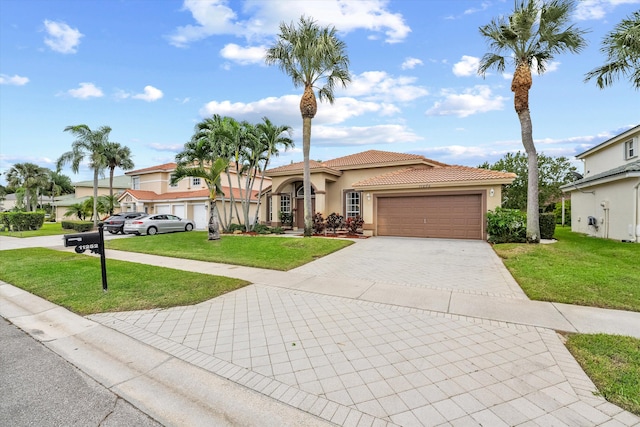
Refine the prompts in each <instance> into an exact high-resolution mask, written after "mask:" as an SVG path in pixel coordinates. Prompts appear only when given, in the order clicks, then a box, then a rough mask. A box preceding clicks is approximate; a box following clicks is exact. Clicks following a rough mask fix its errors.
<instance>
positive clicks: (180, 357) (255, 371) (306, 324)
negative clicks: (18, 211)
mask: <svg viewBox="0 0 640 427" xmlns="http://www.w3.org/2000/svg"><path fill="white" fill-rule="evenodd" d="M363 242H364V243H365V244H363V245H361V243H363ZM397 243H398V242H396V241H394V240H384V239H377V238H376V239H367V240H364V241H362V242H359V243H357V244H356V245H352V246H351V247H349V248H346V249H345V250H344V251H341V252H340V254H334V255H330V256H328V257H325V258H322V259H321V260H318V261H315V262H313V263H310V264H308V265H307V266H303V267H301V268H299V269H296V270H294V271H291V272H277V271H271V270H269V271H265V270H261V269H253V268H247V267H238V266H229V265H222V264H215V263H206V262H198V261H189V260H184V259H176V258H166V257H156V256H150V255H144V254H132V253H124V252H118V251H108V252H107V259H122V260H126V261H131V262H140V263H145V264H152V265H158V266H163V267H170V268H177V269H182V270H189V271H197V272H201V273H206V274H217V275H223V276H229V277H237V278H242V279H245V280H248V281H251V282H252V283H254V284H253V285H250V286H247V287H245V288H242V289H240V290H237V291H235V292H231V293H229V294H226V295H223V296H221V297H219V298H216V299H213V300H210V301H206V302H203V303H201V304H197V305H194V306H188V307H175V308H171V309H167V310H144V311H136V312H126V313H104V314H97V315H93V316H89V317H88V318H82V317H80V316H76V315H74V314H72V313H69V312H68V311H66V310H64V309H62V308H60V307H57V306H55V305H53V304H51V303H48V302H46V301H43V300H41V299H39V298H37V297H34V296H33V295H30V294H28V293H26V292H24V291H21V290H19V289H17V288H15V287H13V286H11V285H6V284H3V285H0V315H2V316H3V317H6V318H8V319H9V320H11V321H12V322H13V323H15V324H16V325H18V326H19V327H21V328H22V329H23V330H25V331H27V332H29V333H31V334H32V335H33V336H34V337H36V338H38V339H39V340H41V341H42V342H44V343H45V345H47V346H48V347H49V348H51V349H53V350H54V351H55V352H56V353H58V354H60V355H62V356H63V357H65V358H66V359H68V360H70V361H71V362H72V363H73V364H74V365H76V366H78V367H79V368H80V369H81V370H82V371H84V372H85V373H87V374H88V375H90V376H91V377H93V378H95V379H96V380H98V381H99V382H100V383H102V384H103V385H105V386H106V387H108V388H109V389H110V390H112V391H113V392H114V393H116V394H118V395H119V396H121V397H123V398H125V399H126V400H127V401H129V402H130V403H132V404H133V405H134V406H136V407H138V408H139V409H140V410H142V411H144V412H145V413H147V414H149V415H150V416H151V417H152V418H154V419H156V420H158V421H159V422H160V423H162V424H164V425H201V424H202V425H205V424H207V425H211V424H216V425H323V424H327V423H328V424H337V425H353V426H383V425H390V426H393V425H403V426H410V425H485V426H486V425H492V426H494V425H495V426H502V425H531V426H543V425H557V426H562V425H570V426H572V425H575V426H590V425H610V426H619V425H640V418H638V417H636V416H634V415H633V414H630V413H628V412H626V411H623V410H622V409H620V408H618V407H617V406H615V405H612V404H610V403H608V402H606V401H605V400H604V399H602V398H601V397H598V396H595V395H594V394H593V393H594V392H595V386H594V385H593V384H592V383H591V381H590V380H589V378H588V377H587V376H586V375H585V374H584V372H583V371H582V370H581V369H580V367H579V365H578V364H577V363H576V362H575V360H574V359H573V357H572V356H571V355H570V354H569V352H568V351H567V350H566V348H565V347H564V345H563V343H562V341H561V338H560V337H559V336H558V335H557V334H556V333H555V332H554V330H562V331H570V332H576V331H578V332H594V331H601V332H608V333H619V334H625V335H634V336H638V333H639V331H638V329H639V328H638V327H637V325H639V324H640V314H639V313H629V312H618V311H615V310H600V309H592V308H588V307H575V306H567V305H563V304H551V303H542V302H535V301H529V300H527V299H526V297H524V296H523V294H522V293H521V291H519V288H517V287H514V286H513V282H512V281H513V279H512V278H511V276H510V275H508V274H505V273H504V271H506V270H505V269H504V267H501V263H500V262H499V260H497V257H495V254H494V253H493V251H490V250H489V251H487V247H488V245H486V244H476V243H474V242H470V243H469V242H468V244H463V245H460V244H457V243H455V242H447V241H439V242H435V245H434V246H433V247H431V246H429V245H428V244H425V241H424V240H417V241H416V242H412V241H409V240H403V241H402V242H401V246H394V245H396V244H397ZM432 243H433V242H432ZM478 243H482V242H478ZM0 245H2V241H0ZM378 245H382V246H384V247H385V248H387V249H388V250H389V252H390V253H391V254H393V256H392V257H395V258H396V259H394V260H393V262H391V263H388V264H387V268H386V269H385V268H381V265H383V264H382V261H381V259H377V258H376V257H377V256H379V252H380V248H379V246H378ZM412 245H415V246H412ZM489 249H490V248H489ZM345 251H346V252H345ZM401 251H404V253H401ZM389 252H387V255H388V254H389ZM417 252H421V253H417ZM460 252H464V259H465V263H466V264H468V265H469V266H471V267H481V268H480V269H478V268H475V269H474V271H476V272H477V271H480V272H481V273H479V274H476V276H477V277H476V278H474V279H473V280H470V278H469V276H470V275H469V274H468V273H465V272H464V266H458V268H455V266H453V265H452V264H447V263H452V262H453V263H455V260H453V261H452V257H451V254H452V253H456V254H458V255H460ZM358 254H360V255H358ZM0 256H1V254H0ZM354 256H362V257H364V258H365V259H362V260H359V262H357V263H354V262H353V257H354ZM438 257H441V258H440V259H438ZM494 257H495V258H494ZM424 260H429V262H424ZM496 260H497V262H496ZM343 262H345V263H347V266H348V267H350V268H346V267H345V265H342V264H341V263H343ZM407 263H408V264H407ZM458 263H459V261H458ZM353 264H363V266H362V267H361V268H353ZM409 264H412V265H413V266H414V267H415V266H418V267H417V268H418V270H416V268H412V269H407V268H406V265H409ZM443 265H444V266H445V267H444V268H443ZM447 270H449V272H450V273H451V274H452V275H451V276H449V277H453V279H452V280H450V281H449V282H443V280H446V277H447V276H446V273H447ZM452 270H455V271H452ZM336 272H341V274H337V273H336ZM436 275H438V278H436V277H435V276H436ZM483 283H484V284H486V286H485V285H484V284H483Z"/></svg>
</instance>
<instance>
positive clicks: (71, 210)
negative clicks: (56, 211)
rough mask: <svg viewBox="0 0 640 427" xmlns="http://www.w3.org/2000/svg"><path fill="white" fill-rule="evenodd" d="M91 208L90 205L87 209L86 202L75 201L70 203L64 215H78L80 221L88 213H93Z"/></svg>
mask: <svg viewBox="0 0 640 427" xmlns="http://www.w3.org/2000/svg"><path fill="white" fill-rule="evenodd" d="M85 202H86V200H85ZM90 209H91V208H90V207H89V209H87V204H86V203H74V204H73V205H70V206H69V207H68V208H67V211H66V212H65V213H64V216H65V217H68V216H73V215H75V216H76V217H78V219H79V220H80V221H82V220H84V218H85V217H86V216H87V214H89V215H90V214H91V212H90Z"/></svg>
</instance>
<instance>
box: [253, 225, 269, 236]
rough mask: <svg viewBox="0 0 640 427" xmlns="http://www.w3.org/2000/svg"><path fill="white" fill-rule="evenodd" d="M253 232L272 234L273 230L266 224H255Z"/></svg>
mask: <svg viewBox="0 0 640 427" xmlns="http://www.w3.org/2000/svg"><path fill="white" fill-rule="evenodd" d="M253 231H255V232H256V233H258V234H271V229H270V228H269V226H267V225H264V224H255V225H254V226H253Z"/></svg>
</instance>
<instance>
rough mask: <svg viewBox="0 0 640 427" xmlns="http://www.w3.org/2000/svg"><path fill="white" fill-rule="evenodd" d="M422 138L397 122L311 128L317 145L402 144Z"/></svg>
mask: <svg viewBox="0 0 640 427" xmlns="http://www.w3.org/2000/svg"><path fill="white" fill-rule="evenodd" d="M423 139H424V138H423V137H421V136H420V135H416V134H415V133H414V132H412V131H411V130H409V129H407V128H406V127H405V126H403V125H398V124H386V125H376V126H362V127H360V126H354V127H333V126H317V127H314V129H313V143H314V145H317V146H358V145H375V144H402V143H407V142H416V141H422V140H423Z"/></svg>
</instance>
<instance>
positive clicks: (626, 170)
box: [560, 160, 640, 191]
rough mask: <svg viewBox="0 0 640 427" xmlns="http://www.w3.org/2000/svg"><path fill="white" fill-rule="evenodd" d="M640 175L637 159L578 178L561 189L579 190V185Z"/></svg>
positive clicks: (639, 162) (639, 163) (589, 184)
mask: <svg viewBox="0 0 640 427" xmlns="http://www.w3.org/2000/svg"><path fill="white" fill-rule="evenodd" d="M634 177H640V160H636V161H635V162H631V163H626V164H624V165H621V166H618V167H616V168H613V169H609V170H608V171H605V172H601V173H598V174H595V175H593V176H589V177H586V178H582V179H578V180H576V181H573V182H572V183H571V184H566V185H563V186H562V187H560V189H561V190H567V191H572V190H577V189H578V188H577V186H583V187H584V186H591V185H594V184H599V183H601V182H602V181H613V180H619V179H624V178H634Z"/></svg>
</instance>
